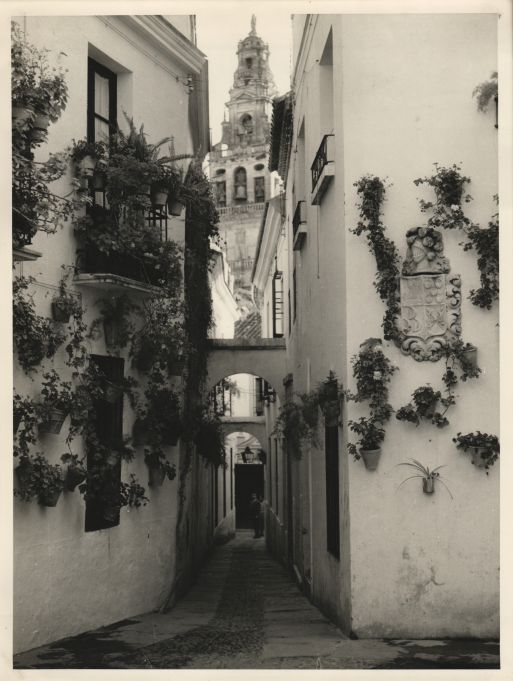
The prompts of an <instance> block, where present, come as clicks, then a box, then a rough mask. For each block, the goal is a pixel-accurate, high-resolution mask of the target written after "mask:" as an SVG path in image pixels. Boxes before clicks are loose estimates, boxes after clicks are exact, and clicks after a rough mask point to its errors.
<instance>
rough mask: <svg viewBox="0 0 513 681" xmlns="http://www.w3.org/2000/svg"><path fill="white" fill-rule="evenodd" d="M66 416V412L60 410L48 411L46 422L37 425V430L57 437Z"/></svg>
mask: <svg viewBox="0 0 513 681" xmlns="http://www.w3.org/2000/svg"><path fill="white" fill-rule="evenodd" d="M67 415H68V412H67V411H63V410H62V409H50V410H49V411H48V416H47V419H46V421H43V422H42V423H40V424H39V430H41V431H42V432H43V433H52V434H53V435H58V434H59V433H60V432H61V428H62V424H63V423H64V421H65V420H66V416H67Z"/></svg>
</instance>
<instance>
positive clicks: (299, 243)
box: [292, 201, 307, 251]
mask: <svg viewBox="0 0 513 681" xmlns="http://www.w3.org/2000/svg"><path fill="white" fill-rule="evenodd" d="M306 234H307V229H306V201H298V202H297V206H296V210H295V211H294V217H293V218H292V238H293V244H294V250H295V251H300V250H301V249H302V248H303V243H304V241H305V239H306Z"/></svg>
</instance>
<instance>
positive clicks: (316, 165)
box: [311, 134, 333, 191]
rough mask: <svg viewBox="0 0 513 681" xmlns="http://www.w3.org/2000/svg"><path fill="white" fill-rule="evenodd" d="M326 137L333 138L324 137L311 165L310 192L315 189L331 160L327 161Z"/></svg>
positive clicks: (331, 135)
mask: <svg viewBox="0 0 513 681" xmlns="http://www.w3.org/2000/svg"><path fill="white" fill-rule="evenodd" d="M328 137H333V134H330V135H324V137H323V138H322V141H321V144H320V146H319V148H318V149H317V153H316V154H315V158H314V162H313V163H312V167H311V171H312V191H313V190H314V189H315V186H316V185H317V182H318V181H319V178H320V176H321V174H322V171H323V169H324V167H325V166H326V165H328V163H329V162H330V161H331V160H332V159H328Z"/></svg>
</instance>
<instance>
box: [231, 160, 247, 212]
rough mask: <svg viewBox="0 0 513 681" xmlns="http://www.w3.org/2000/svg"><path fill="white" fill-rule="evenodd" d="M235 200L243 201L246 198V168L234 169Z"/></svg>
mask: <svg viewBox="0 0 513 681" xmlns="http://www.w3.org/2000/svg"><path fill="white" fill-rule="evenodd" d="M234 186H235V201H237V202H238V203H245V202H246V201H247V199H248V192H247V181H246V169H245V168H237V169H236V170H235V171H234Z"/></svg>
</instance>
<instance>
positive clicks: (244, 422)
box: [221, 418, 267, 449]
mask: <svg viewBox="0 0 513 681" xmlns="http://www.w3.org/2000/svg"><path fill="white" fill-rule="evenodd" d="M221 423H222V426H223V433H224V435H225V437H226V436H227V435H231V434H232V433H248V434H249V435H253V437H256V439H257V440H258V442H259V443H260V447H262V449H265V442H266V437H267V435H266V430H265V421H264V420H263V419H259V420H257V419H250V418H247V419H240V420H236V419H221Z"/></svg>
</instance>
